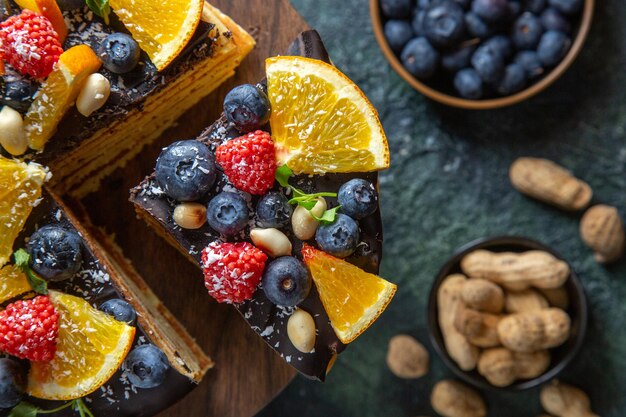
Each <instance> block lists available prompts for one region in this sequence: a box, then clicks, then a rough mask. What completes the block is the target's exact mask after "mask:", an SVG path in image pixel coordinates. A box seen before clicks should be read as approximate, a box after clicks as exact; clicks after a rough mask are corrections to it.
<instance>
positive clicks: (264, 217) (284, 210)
mask: <svg viewBox="0 0 626 417" xmlns="http://www.w3.org/2000/svg"><path fill="white" fill-rule="evenodd" d="M292 213H293V208H292V207H291V205H290V204H289V200H288V199H287V197H285V195H284V194H283V193H279V192H276V191H270V192H269V193H267V194H265V195H264V196H263V197H261V199H260V200H259V202H258V203H257V205H256V222H257V224H258V225H259V226H261V227H272V228H276V229H280V228H282V227H285V226H287V225H289V222H290V220H291V214H292Z"/></svg>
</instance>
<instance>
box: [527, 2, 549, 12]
mask: <svg viewBox="0 0 626 417" xmlns="http://www.w3.org/2000/svg"><path fill="white" fill-rule="evenodd" d="M547 4H548V2H547V0H524V10H526V11H529V12H531V13H534V14H539V13H541V12H542V11H543V9H545V8H546V6H547Z"/></svg>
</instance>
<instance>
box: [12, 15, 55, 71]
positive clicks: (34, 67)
mask: <svg viewBox="0 0 626 417" xmlns="http://www.w3.org/2000/svg"><path fill="white" fill-rule="evenodd" d="M62 53H63V48H62V47H61V43H60V42H59V36H58V35H57V33H56V32H55V30H54V28H53V27H52V23H50V20H48V18H46V17H44V16H42V15H40V14H38V13H35V12H33V11H31V10H24V11H22V13H21V14H19V15H17V16H12V17H10V18H8V19H7V20H5V21H4V22H2V23H0V55H4V59H5V60H6V61H7V62H8V63H9V64H11V66H12V67H13V68H15V69H16V70H17V71H19V72H20V73H21V74H28V75H30V76H32V77H35V78H45V77H47V76H48V75H49V74H50V73H51V72H52V69H53V68H54V64H56V63H57V61H58V60H59V57H60V56H61V54H62Z"/></svg>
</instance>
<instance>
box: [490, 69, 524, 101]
mask: <svg viewBox="0 0 626 417" xmlns="http://www.w3.org/2000/svg"><path fill="white" fill-rule="evenodd" d="M525 86H526V71H525V70H524V67H522V66H521V65H519V64H515V63H513V64H509V65H507V66H506V68H505V69H504V76H503V77H502V79H501V80H500V82H499V83H498V85H497V87H496V90H497V91H498V93H500V94H501V95H503V96H508V95H511V94H513V93H517V92H518V91H520V90H522V89H523V88H524V87H525Z"/></svg>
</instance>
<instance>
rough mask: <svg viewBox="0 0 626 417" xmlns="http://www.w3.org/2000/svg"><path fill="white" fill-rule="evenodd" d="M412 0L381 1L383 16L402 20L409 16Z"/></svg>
mask: <svg viewBox="0 0 626 417" xmlns="http://www.w3.org/2000/svg"><path fill="white" fill-rule="evenodd" d="M413 2H414V0H381V1H380V7H381V8H382V9H383V14H384V15H385V16H387V17H388V18H390V19H402V18H405V17H408V16H409V15H410V14H411V9H412V8H413Z"/></svg>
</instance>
